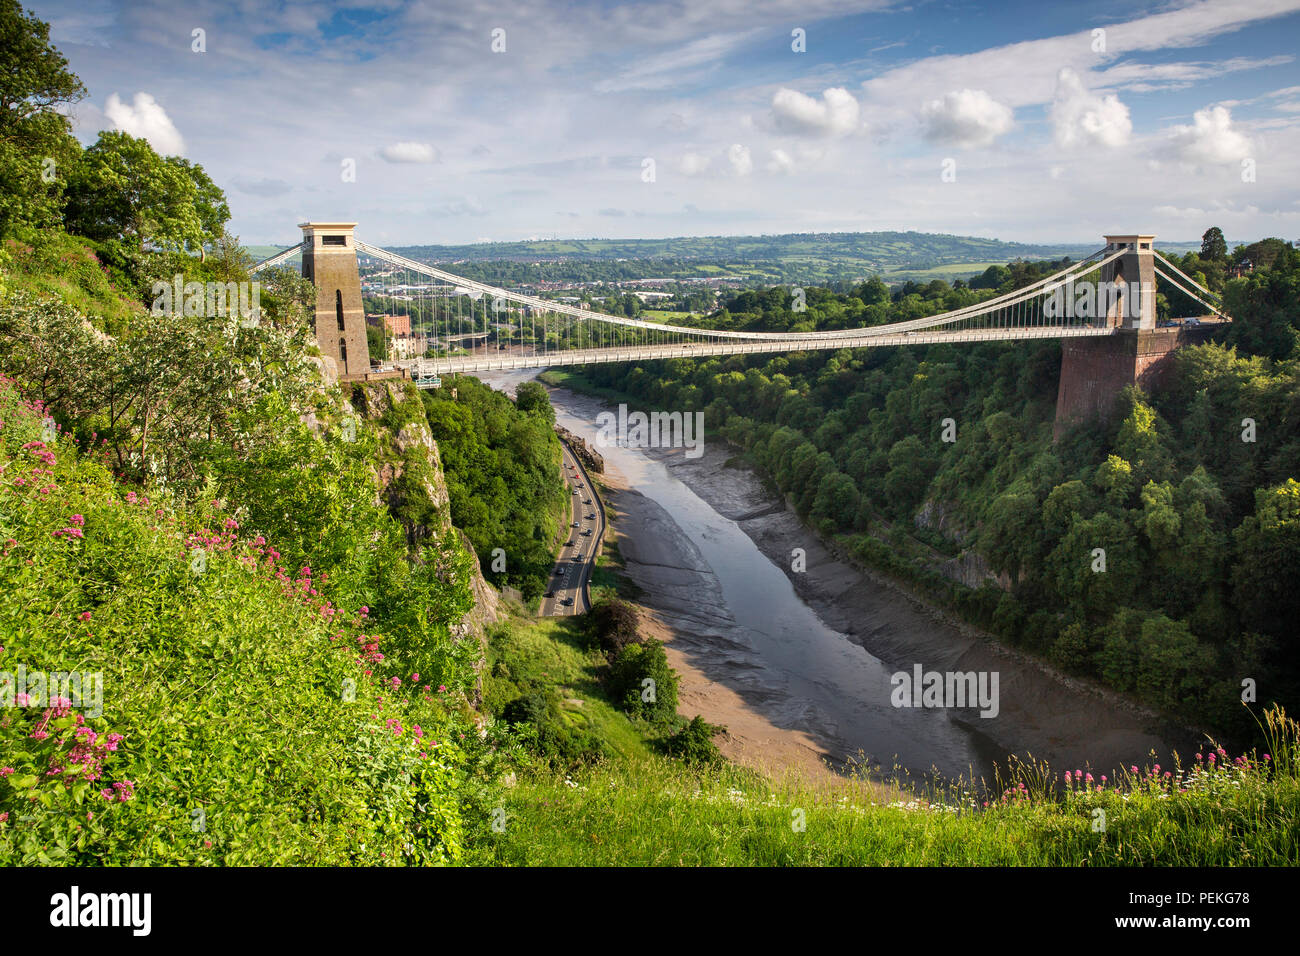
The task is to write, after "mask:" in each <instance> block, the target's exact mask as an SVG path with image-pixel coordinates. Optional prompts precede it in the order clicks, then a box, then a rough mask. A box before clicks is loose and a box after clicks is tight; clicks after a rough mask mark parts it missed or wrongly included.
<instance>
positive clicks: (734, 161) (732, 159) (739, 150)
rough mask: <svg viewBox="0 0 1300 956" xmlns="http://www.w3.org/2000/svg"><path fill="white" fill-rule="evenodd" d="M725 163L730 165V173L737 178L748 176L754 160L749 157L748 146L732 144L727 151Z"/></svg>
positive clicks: (752, 168) (751, 170) (752, 169)
mask: <svg viewBox="0 0 1300 956" xmlns="http://www.w3.org/2000/svg"><path fill="white" fill-rule="evenodd" d="M727 162H729V163H731V171H732V172H734V173H735V174H736V175H737V176H748V175H749V174H750V173H752V172H753V171H754V160H753V158H752V157H751V156H750V155H749V147H748V146H741V145H740V144H739V143H733V144H732V145H731V148H730V149H728V150H727Z"/></svg>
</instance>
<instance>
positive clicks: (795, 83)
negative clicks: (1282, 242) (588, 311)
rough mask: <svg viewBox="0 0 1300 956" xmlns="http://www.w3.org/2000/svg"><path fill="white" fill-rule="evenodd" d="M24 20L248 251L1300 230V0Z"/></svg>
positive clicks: (111, 118) (808, 0)
mask: <svg viewBox="0 0 1300 956" xmlns="http://www.w3.org/2000/svg"><path fill="white" fill-rule="evenodd" d="M28 6H29V9H31V10H33V11H34V12H35V13H36V14H37V15H39V16H40V17H41V18H42V19H45V20H48V21H50V23H51V25H52V38H53V40H54V42H55V43H56V44H57V45H58V46H59V47H60V49H62V50H63V52H64V53H65V55H67V57H68V58H69V60H70V61H71V65H72V67H73V69H74V70H75V71H76V72H77V73H78V74H79V75H80V76H81V77H82V79H83V80H84V81H85V83H86V85H87V87H88V88H89V90H90V96H89V97H88V98H87V100H86V101H85V102H83V103H82V104H79V105H78V106H77V107H76V108H75V110H74V119H75V122H76V124H77V130H78V135H79V136H80V137H81V138H82V139H83V141H86V142H90V141H93V139H94V137H95V136H96V135H97V133H98V131H99V130H101V129H111V128H120V129H125V130H127V131H128V132H131V133H134V134H136V135H144V136H147V137H148V138H149V139H150V141H151V142H152V143H153V144H154V145H155V147H156V148H158V149H159V150H160V151H163V152H166V153H180V154H182V155H185V156H186V157H188V158H189V159H191V160H194V161H196V162H199V163H201V164H203V165H204V167H205V168H206V169H207V170H208V172H209V173H210V174H211V175H212V177H213V178H214V179H215V180H216V181H217V182H218V184H220V185H221V186H222V187H223V188H224V189H226V191H227V193H228V195H229V197H230V201H231V210H232V213H233V222H232V229H233V231H235V232H236V233H238V234H239V235H240V236H241V237H242V238H243V239H244V240H245V241H246V242H252V243H260V242H292V241H296V240H297V238H298V234H297V231H296V229H295V228H294V226H295V223H297V222H300V221H302V220H304V219H308V218H315V219H336V220H339V219H342V220H356V221H357V222H358V223H359V226H358V230H357V231H358V234H359V235H361V236H362V237H363V238H367V239H368V240H370V241H372V242H377V243H380V244H390V245H396V244H406V243H422V242H423V243H442V242H471V241H476V240H480V239H496V240H510V239H523V238H530V237H551V236H560V237H592V236H608V237H637V236H646V237H661V236H678V235H720V234H753V233H769V234H770V233H780V232H818V231H846V230H874V229H916V230H921V231H928V232H948V233H958V234H968V235H983V236H994V237H997V238H1001V239H1007V240H1020V241H1031V242H1033V241H1039V242H1051V241H1072V242H1073V241H1077V242H1088V241H1092V240H1098V241H1099V240H1100V237H1101V235H1102V234H1103V233H1105V232H1134V231H1143V232H1155V233H1156V234H1157V235H1159V236H1162V237H1165V238H1167V239H1171V240H1174V239H1179V240H1182V239H1194V238H1197V237H1199V236H1200V234H1201V233H1202V232H1203V231H1204V230H1205V229H1206V228H1207V227H1208V226H1210V225H1219V226H1220V227H1222V228H1223V229H1224V231H1225V232H1226V233H1227V234H1228V236H1229V237H1230V238H1232V239H1253V238H1259V237H1261V236H1266V235H1279V236H1282V237H1283V238H1288V239H1295V238H1297V237H1300V189H1298V188H1297V186H1296V184H1297V183H1300V175H1298V174H1300V65H1298V64H1297V60H1296V56H1297V53H1296V51H1297V50H1298V49H1300V0H1256V2H1252V3H1242V2H1240V0H1233V2H1218V0H1196V2H1172V3H1168V2H1166V3H1119V2H1114V0H1096V2H1090V3H1088V4H1086V5H1078V4H1059V5H1056V4H1051V3H1020V2H1010V3H989V4H983V3H973V2H945V0H932V2H926V0H921V2H900V3H891V2H889V0H868V2H865V3H853V2H843V0H835V2H831V0H674V2H652V3H637V4H615V3H580V2H579V3H573V2H570V3H565V2H552V0H526V2H521V3H507V2H497V0H493V2H482V0H478V2H476V0H471V2H466V3H462V4H454V5H453V4H448V3H443V2H427V0H425V2H402V0H361V2H356V3H342V4H330V3H319V2H309V3H270V2H256V0H242V2H241V0H233V2H232V0H223V2H218V0H211V2H198V3H185V2H174V0H133V2H126V3H119V2H112V0H76V2H62V0H54V2H44V0H38V2H34V3H29V4H28ZM195 30H202V31H204V33H203V35H202V41H203V42H202V44H199V43H198V41H196V40H195V35H194V31H195ZM796 31H802V34H796ZM198 45H202V46H203V50H202V52H197V51H196V50H195V47H196V46H198ZM494 45H495V49H494ZM800 46H802V48H803V49H802V51H799V50H797V49H796V47H800ZM349 170H355V176H354V177H352V176H349V175H348V171H349ZM651 173H653V175H652V176H651Z"/></svg>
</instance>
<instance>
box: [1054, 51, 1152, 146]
mask: <svg viewBox="0 0 1300 956" xmlns="http://www.w3.org/2000/svg"><path fill="white" fill-rule="evenodd" d="M1047 115H1048V117H1049V118H1050V119H1051V121H1052V127H1053V132H1054V135H1055V137H1056V144H1057V145H1058V146H1061V147H1064V148H1071V147H1074V146H1108V147H1116V146H1123V145H1124V144H1125V143H1127V142H1128V138H1129V134H1130V133H1132V132H1133V121H1132V120H1131V119H1130V118H1129V114H1128V107H1127V106H1125V105H1124V104H1123V103H1121V102H1120V100H1119V97H1118V96H1115V95H1114V94H1110V95H1108V96H1097V95H1096V94H1094V93H1090V92H1089V91H1088V90H1087V89H1086V88H1085V87H1084V85H1083V80H1081V79H1079V74H1078V73H1075V72H1074V70H1071V69H1070V68H1069V67H1065V68H1064V69H1062V70H1061V71H1060V72H1059V73H1057V74H1056V95H1055V97H1054V98H1053V100H1052V106H1051V108H1050V109H1049V110H1048V114H1047Z"/></svg>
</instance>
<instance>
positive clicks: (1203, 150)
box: [1166, 106, 1252, 166]
mask: <svg viewBox="0 0 1300 956" xmlns="http://www.w3.org/2000/svg"><path fill="white" fill-rule="evenodd" d="M1166 132H1167V133H1168V135H1169V147H1170V149H1171V150H1172V152H1173V154H1174V155H1175V156H1176V157H1177V158H1178V159H1181V160H1182V161H1183V162H1185V163H1193V164H1195V165H1198V166H1199V165H1210V166H1219V165H1225V164H1229V163H1236V162H1239V161H1241V160H1242V159H1244V158H1245V157H1247V156H1249V155H1250V154H1251V149H1252V147H1251V142H1250V138H1249V137H1247V136H1246V135H1245V134H1243V133H1240V132H1238V131H1237V130H1235V129H1233V127H1232V114H1231V113H1230V112H1229V111H1228V110H1227V109H1225V108H1224V107H1222V106H1211V107H1207V108H1206V109H1203V110H1197V111H1196V112H1195V113H1194V114H1193V115H1192V125H1190V126H1173V127H1170V128H1169V129H1168V130H1167V131H1166Z"/></svg>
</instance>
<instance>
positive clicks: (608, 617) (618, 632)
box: [591, 598, 641, 658]
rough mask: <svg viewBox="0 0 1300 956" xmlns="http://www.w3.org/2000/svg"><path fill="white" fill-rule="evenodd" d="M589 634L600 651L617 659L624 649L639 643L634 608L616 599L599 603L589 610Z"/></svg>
mask: <svg viewBox="0 0 1300 956" xmlns="http://www.w3.org/2000/svg"><path fill="white" fill-rule="evenodd" d="M591 634H592V636H593V638H594V640H595V643H596V644H597V645H599V647H600V649H601V650H603V651H604V652H605V653H606V654H608V655H609V656H610V657H611V658H616V657H618V655H619V654H620V653H622V651H623V648H624V647H626V646H627V645H629V644H636V643H639V642H640V641H641V635H640V634H639V633H638V632H637V616H636V608H634V607H633V606H632V605H631V604H629V603H628V602H627V601H623V600H620V599H618V598H611V599H609V600H607V601H601V602H600V603H599V604H597V605H596V606H595V607H594V608H592V610H591Z"/></svg>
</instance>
